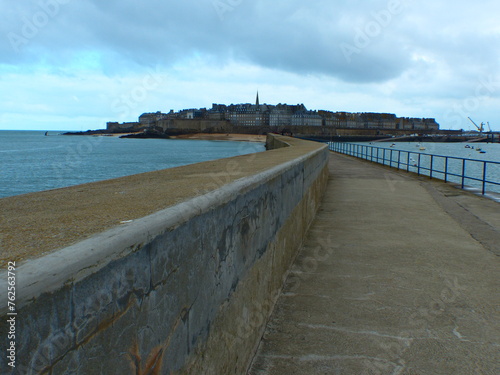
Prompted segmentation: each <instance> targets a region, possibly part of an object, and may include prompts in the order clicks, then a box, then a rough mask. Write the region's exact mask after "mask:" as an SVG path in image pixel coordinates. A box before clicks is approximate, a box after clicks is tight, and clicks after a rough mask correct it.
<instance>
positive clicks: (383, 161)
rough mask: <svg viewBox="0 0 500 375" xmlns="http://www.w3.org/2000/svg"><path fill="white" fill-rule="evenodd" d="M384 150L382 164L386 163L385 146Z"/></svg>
mask: <svg viewBox="0 0 500 375" xmlns="http://www.w3.org/2000/svg"><path fill="white" fill-rule="evenodd" d="M382 150H384V152H383V153H382V164H383V165H385V148H383V149H382Z"/></svg>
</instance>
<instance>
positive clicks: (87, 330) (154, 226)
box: [0, 135, 328, 375]
mask: <svg viewBox="0 0 500 375" xmlns="http://www.w3.org/2000/svg"><path fill="white" fill-rule="evenodd" d="M304 145H306V146H307V147H305V146H304ZM281 146H288V147H285V148H283V149H280V150H275V151H270V153H272V152H280V153H284V154H283V155H288V154H285V153H287V152H289V150H291V149H294V150H292V151H293V152H289V154H290V157H289V158H288V160H286V161H285V162H283V163H281V164H279V165H277V166H273V167H272V168H270V169H267V170H264V171H261V172H258V173H256V174H254V175H251V176H248V177H244V178H241V179H239V180H236V181H234V182H231V183H229V184H226V185H224V186H222V187H219V188H218V189H216V190H213V191H211V192H209V193H207V194H204V195H199V196H195V197H192V198H191V199H189V200H187V201H184V202H182V203H179V204H177V205H175V206H172V207H169V208H166V209H164V210H161V211H159V212H156V213H154V214H152V215H150V216H147V217H144V218H142V219H139V220H134V221H133V222H131V223H128V224H125V225H122V226H120V227H117V228H114V229H111V230H108V231H106V232H103V233H100V234H98V235H95V236H93V237H91V238H89V239H87V240H84V241H81V242H78V243H76V244H73V245H71V246H68V247H66V248H64V249H61V250H58V251H56V252H53V253H50V254H48V255H45V256H43V257H41V258H38V259H33V260H29V261H26V262H24V263H23V264H22V265H20V266H19V267H18V269H17V270H16V272H17V274H18V275H19V276H18V283H17V300H16V304H17V305H16V308H17V316H16V319H17V322H16V367H15V368H14V369H12V368H10V367H9V366H8V362H9V360H8V359H7V355H6V353H7V352H8V349H9V346H8V345H9V344H8V341H7V340H6V339H4V338H6V337H7V335H8V329H9V328H8V327H9V326H8V325H6V324H4V323H5V322H6V321H7V319H8V316H7V313H8V311H7V310H6V308H5V306H4V301H6V300H7V285H6V280H7V272H2V273H1V274H0V279H1V280H2V281H1V283H0V288H1V289H0V299H1V301H2V304H1V305H0V306H1V309H2V310H0V316H1V321H2V323H1V324H0V331H1V332H0V337H2V341H0V352H1V353H2V355H1V357H0V368H1V369H2V371H6V372H2V374H3V373H9V374H10V373H12V374H23V375H24V374H38V373H46V374H106V375H107V374H217V375H220V374H244V373H245V371H246V369H247V367H248V365H249V363H250V361H251V359H252V357H253V355H254V353H255V350H256V348H257V345H258V343H259V340H260V338H261V335H262V332H263V329H264V326H265V323H266V320H267V318H268V316H269V314H270V312H271V310H272V308H273V306H274V302H275V300H276V298H277V296H278V294H279V292H280V290H281V287H282V285H283V281H284V278H285V277H286V274H287V270H288V268H289V266H290V264H291V262H292V261H293V259H294V258H295V255H296V253H297V250H298V248H299V247H300V245H301V243H302V241H303V238H304V236H305V234H306V231H307V229H308V227H309V225H310V224H311V222H312V220H313V218H314V216H315V213H316V210H317V208H318V205H319V203H320V200H321V197H322V194H323V191H324V188H325V186H326V182H327V178H328V173H327V160H328V150H327V149H326V145H322V144H319V143H318V144H313V143H311V142H307V141H301V140H297V139H291V138H286V137H280V136H274V135H269V136H268V148H270V149H275V148H277V147H281ZM302 150H303V151H302ZM248 157H250V156H248ZM270 157H272V155H271V154H270ZM239 160H242V159H239ZM183 168H189V166H186V167H183ZM212 172H213V171H212ZM9 371H10V372H9Z"/></svg>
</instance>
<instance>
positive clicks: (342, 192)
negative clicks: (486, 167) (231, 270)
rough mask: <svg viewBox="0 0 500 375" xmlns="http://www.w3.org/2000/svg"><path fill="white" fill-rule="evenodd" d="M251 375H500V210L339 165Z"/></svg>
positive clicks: (415, 182) (355, 165) (401, 178)
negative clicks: (499, 255)
mask: <svg viewBox="0 0 500 375" xmlns="http://www.w3.org/2000/svg"><path fill="white" fill-rule="evenodd" d="M329 168H330V179H329V184H328V187H327V192H326V195H325V198H324V201H323V203H322V205H321V206H320V210H319V213H318V215H317V217H316V220H315V222H314V223H313V226H312V227H311V230H310V232H309V234H308V236H307V239H306V242H305V244H304V246H303V248H302V251H301V252H300V254H299V256H298V258H297V260H296V262H295V263H294V265H293V267H292V269H291V272H290V274H289V277H288V279H287V281H286V284H285V287H284V289H283V291H282V294H281V296H280V297H279V299H278V302H277V304H276V306H275V309H274V311H273V314H272V316H271V318H270V320H269V321H268V324H267V327H266V330H265V334H264V336H263V338H262V341H261V344H260V346H259V349H258V352H257V355H256V357H255V358H254V361H253V365H252V367H251V369H250V370H249V374H251V375H264V374H266V375H268V374H269V375H271V374H272V375H281V374H283V375H285V374H286V375H293V374H300V375H302V374H335V375H341V374H342V375H343V374H346V375H351V374H400V375H402V374H406V375H410V374H415V375H416V374H418V375H439V374H442V375H445V374H446V375H450V374H464V375H465V374H466V375H471V374H474V375H479V374H491V375H494V374H499V373H500V354H499V353H500V328H499V317H500V316H499V311H500V295H499V291H500V283H499V270H500V267H499V258H498V254H499V246H500V237H499V235H500V229H499V228H500V225H499V224H500V219H499V215H500V206H499V205H498V203H496V202H493V201H491V200H488V199H485V198H481V197H477V196H474V195H472V194H471V193H468V192H465V191H460V190H457V189H455V188H453V187H451V186H450V185H447V184H444V183H441V182H437V181H430V180H429V179H428V178H415V177H414V176H411V175H408V174H406V173H405V172H395V170H393V169H389V168H388V167H384V166H380V165H375V164H371V163H369V162H365V161H360V160H357V159H354V158H351V157H347V156H343V155H338V154H333V153H332V154H331V156H330V163H329Z"/></svg>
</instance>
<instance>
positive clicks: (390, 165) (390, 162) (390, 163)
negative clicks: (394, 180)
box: [389, 149, 394, 168]
mask: <svg viewBox="0 0 500 375" xmlns="http://www.w3.org/2000/svg"><path fill="white" fill-rule="evenodd" d="M392 151H394V150H392V149H391V154H390V156H389V158H390V159H391V160H390V161H389V167H390V168H392Z"/></svg>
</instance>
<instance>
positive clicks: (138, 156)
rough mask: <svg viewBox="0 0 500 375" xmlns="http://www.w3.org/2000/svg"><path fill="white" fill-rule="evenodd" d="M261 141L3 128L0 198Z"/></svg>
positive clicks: (229, 152)
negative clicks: (86, 133)
mask: <svg viewBox="0 0 500 375" xmlns="http://www.w3.org/2000/svg"><path fill="white" fill-rule="evenodd" d="M264 149H265V146H264V144H262V143H252V142H231V141H204V140H181V139H175V140H170V139H132V138H119V137H106V136H65V135H61V134H60V133H59V132H49V133H48V136H45V132H40V131H7V130H5V131H0V198H3V197H8V196H13V195H18V194H24V193H31V192H37V191H42V190H49V189H55V188H61V187H66V186H72V185H78V184H83V183H87V182H93V181H100V180H106V179H110V178H116V177H122V176H127V175H132V174H137V173H142V172H150V171H154V170H160V169H165V168H172V167H178V166H182V165H187V164H193V163H198V162H202V161H209V160H215V159H220V158H226V157H231V156H237V155H244V154H249V153H254V152H260V151H264Z"/></svg>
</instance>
